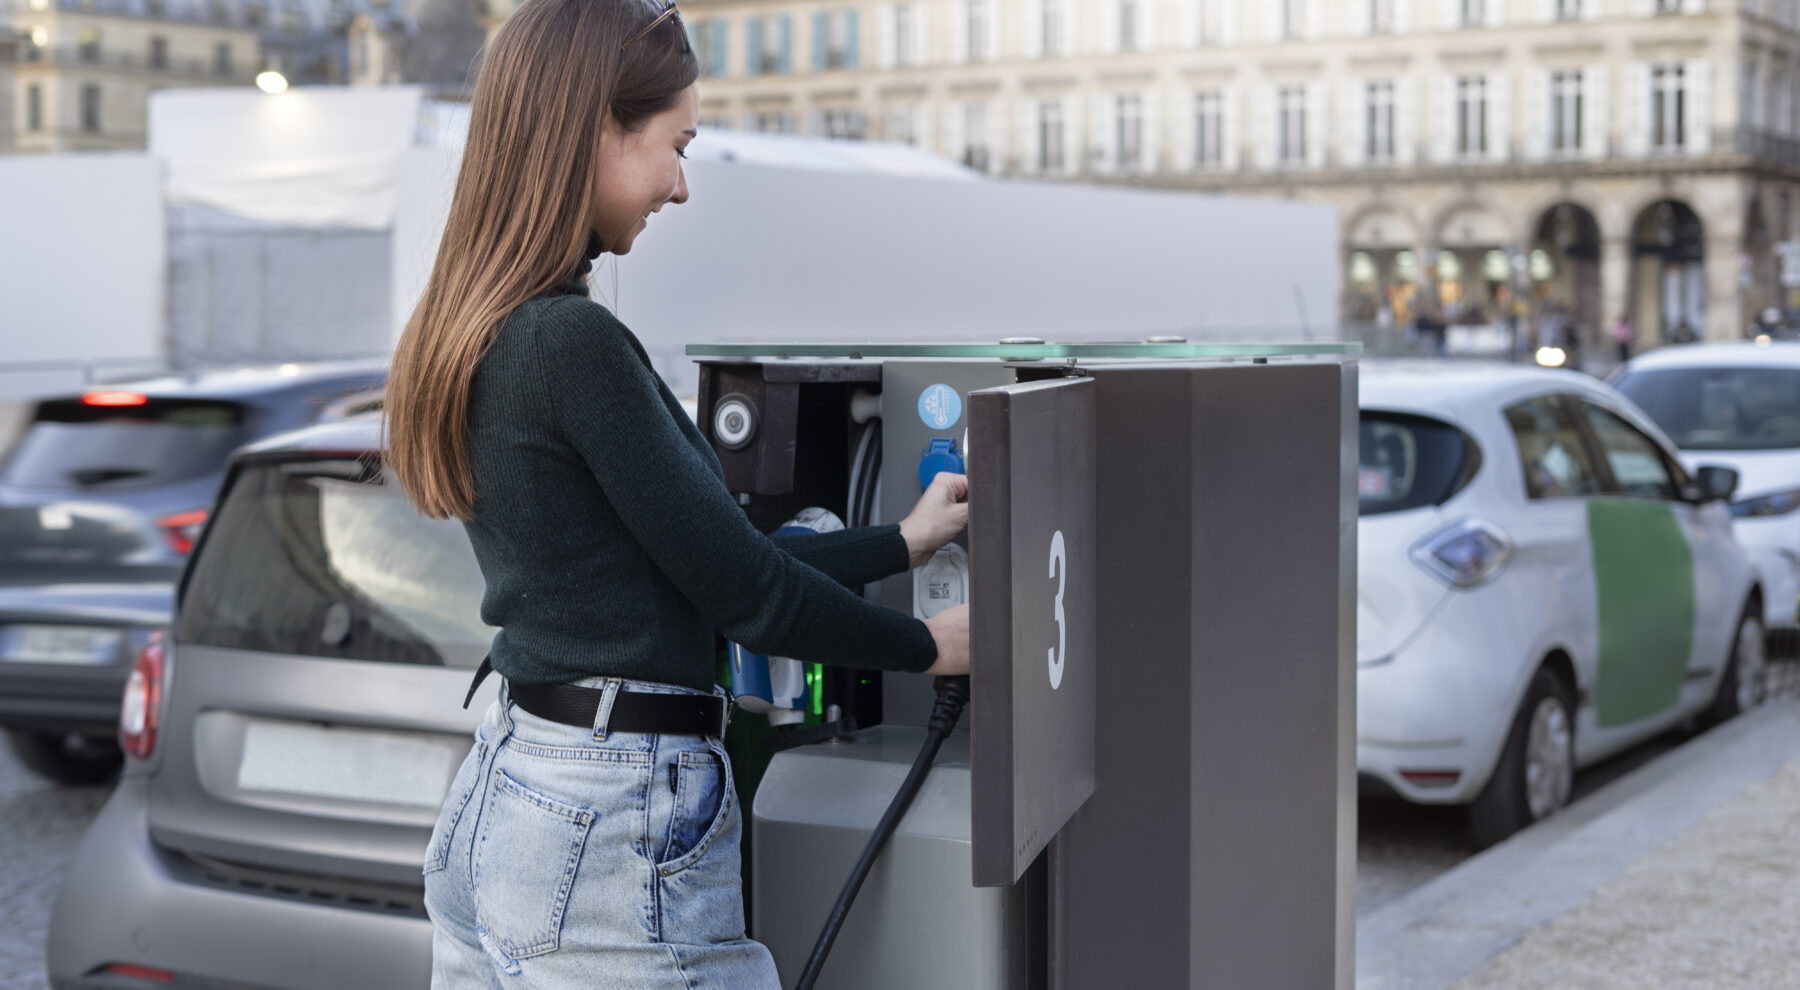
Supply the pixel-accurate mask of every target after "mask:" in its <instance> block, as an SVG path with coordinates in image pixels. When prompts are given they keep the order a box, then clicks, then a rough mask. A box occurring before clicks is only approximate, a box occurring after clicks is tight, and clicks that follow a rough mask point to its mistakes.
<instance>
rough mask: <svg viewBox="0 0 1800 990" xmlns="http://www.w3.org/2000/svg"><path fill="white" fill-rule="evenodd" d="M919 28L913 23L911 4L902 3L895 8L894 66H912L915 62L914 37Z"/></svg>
mask: <svg viewBox="0 0 1800 990" xmlns="http://www.w3.org/2000/svg"><path fill="white" fill-rule="evenodd" d="M917 30H918V26H917V25H915V24H914V23H913V8H912V4H910V3H902V4H900V5H899V6H897V7H895V8H894V64H895V65H910V64H911V63H912V61H913V44H914V42H913V35H914V33H915V32H916V31H917Z"/></svg>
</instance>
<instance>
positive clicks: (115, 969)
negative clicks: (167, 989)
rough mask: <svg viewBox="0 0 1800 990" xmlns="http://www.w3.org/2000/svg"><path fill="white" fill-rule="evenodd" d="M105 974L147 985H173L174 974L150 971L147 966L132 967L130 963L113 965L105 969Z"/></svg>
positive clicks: (166, 971) (156, 970)
mask: <svg viewBox="0 0 1800 990" xmlns="http://www.w3.org/2000/svg"><path fill="white" fill-rule="evenodd" d="M106 972H108V973H112V974H114V975H115V976H123V977H127V978H129V979H131V980H133V981H136V980H143V981H145V982H148V983H174V982H175V974H174V973H171V972H169V971H168V970H166V969H151V968H150V967H149V966H133V965H131V964H130V963H113V964H112V965H110V966H108V967H106Z"/></svg>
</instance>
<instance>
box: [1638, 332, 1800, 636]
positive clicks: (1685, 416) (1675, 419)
mask: <svg viewBox="0 0 1800 990" xmlns="http://www.w3.org/2000/svg"><path fill="white" fill-rule="evenodd" d="M1612 384H1613V386H1614V387H1615V388H1617V389H1618V390H1619V391H1620V392H1622V393H1624V394H1625V396H1626V397H1627V398H1629V399H1631V401H1632V402H1634V403H1636V404H1637V406H1638V407H1639V408H1640V409H1642V410H1644V412H1645V413H1647V414H1648V415H1649V416H1650V418H1651V419H1653V420H1655V421H1656V425H1658V426H1660V427H1662V429H1663V432H1664V433H1667V434H1668V435H1669V439H1670V440H1673V441H1674V442H1675V446H1677V447H1679V448H1680V449H1681V454H1682V458H1681V459H1682V462H1683V463H1685V464H1688V465H1690V466H1692V465H1693V464H1694V463H1695V462H1697V461H1700V460H1705V461H1706V462H1707V463H1710V464H1722V465H1724V466H1726V467H1730V468H1733V469H1735V470H1736V471H1737V472H1738V476H1739V478H1740V479H1741V480H1740V481H1739V484H1738V494H1737V496H1736V499H1737V500H1736V501H1735V502H1733V503H1732V506H1731V514H1732V515H1733V516H1735V517H1737V524H1736V526H1735V529H1736V530H1737V538H1738V542H1739V543H1741V544H1743V546H1744V549H1745V550H1746V551H1747V552H1749V554H1750V559H1751V560H1752V561H1753V562H1755V564H1756V569H1757V572H1758V573H1759V574H1760V576H1761V579H1762V585H1763V588H1764V590H1765V592H1766V594H1765V601H1764V603H1763V605H1764V608H1763V621H1764V622H1765V623H1766V624H1767V625H1768V627H1769V628H1770V629H1771V630H1775V631H1777V632H1778V633H1780V634H1783V635H1784V637H1785V638H1787V639H1790V640H1791V639H1793V638H1794V636H1795V633H1796V632H1800V616H1797V615H1796V608H1797V607H1800V511H1796V510H1800V344H1796V343H1780V344H1768V345H1763V346H1758V345H1756V344H1752V343H1748V342H1746V343H1741V344H1696V345H1691V346H1687V347H1664V348H1661V349H1659V350H1655V351H1652V352H1650V353H1648V354H1645V355H1644V356H1642V357H1639V358H1637V359H1635V360H1633V361H1631V362H1630V363H1629V364H1626V365H1625V366H1624V367H1623V368H1620V369H1619V370H1618V371H1617V372H1615V373H1614V375H1613V378H1612Z"/></svg>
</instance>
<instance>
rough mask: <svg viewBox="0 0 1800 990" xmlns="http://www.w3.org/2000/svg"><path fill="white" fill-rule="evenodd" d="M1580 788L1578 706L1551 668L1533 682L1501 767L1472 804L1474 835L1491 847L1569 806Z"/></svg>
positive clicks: (1477, 841)
mask: <svg viewBox="0 0 1800 990" xmlns="http://www.w3.org/2000/svg"><path fill="white" fill-rule="evenodd" d="M1574 785H1575V706H1574V704H1573V703H1572V701H1571V698H1570V692H1569V689H1568V687H1567V686H1566V685H1564V684H1563V682H1562V679H1561V678H1559V677H1557V676H1556V675H1555V674H1554V673H1551V672H1550V671H1549V670H1548V669H1540V670H1539V671H1538V672H1537V673H1536V674H1535V675H1533V676H1532V678H1531V685H1530V687H1528V688H1527V689H1526V691H1525V700H1524V701H1523V702H1521V703H1520V705H1519V711H1518V713H1517V714H1515V715H1514V716H1513V723H1512V730H1511V731H1510V732H1508V733H1507V735H1506V745H1505V747H1504V748H1502V749H1501V751H1500V763H1499V765H1498V766H1496V767H1495V768H1494V775H1493V776H1492V777H1490V778H1488V782H1487V786H1486V787H1484V788H1482V789H1481V794H1480V795H1479V796H1477V797H1476V798H1475V803H1474V804H1472V805H1470V806H1469V831H1470V834H1471V837H1472V838H1473V839H1474V840H1475V846H1476V848H1478V849H1486V848H1487V847H1488V846H1491V845H1493V844H1495V843H1497V842H1499V841H1501V840H1502V839H1505V838H1506V837H1507V836H1509V835H1512V834H1513V833H1514V832H1517V831H1518V830H1520V829H1522V828H1524V827H1526V826H1527V825H1530V824H1532V823H1533V822H1537V821H1539V820H1541V819H1544V818H1547V817H1549V816H1550V815H1551V814H1553V813H1555V812H1556V811H1557V809H1559V808H1562V807H1564V806H1565V805H1567V804H1568V803H1569V793H1570V791H1571V790H1573V788H1574Z"/></svg>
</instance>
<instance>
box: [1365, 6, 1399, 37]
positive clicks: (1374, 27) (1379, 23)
mask: <svg viewBox="0 0 1800 990" xmlns="http://www.w3.org/2000/svg"><path fill="white" fill-rule="evenodd" d="M1369 30H1370V31H1371V32H1373V33H1375V34H1393V33H1394V0H1369Z"/></svg>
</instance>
